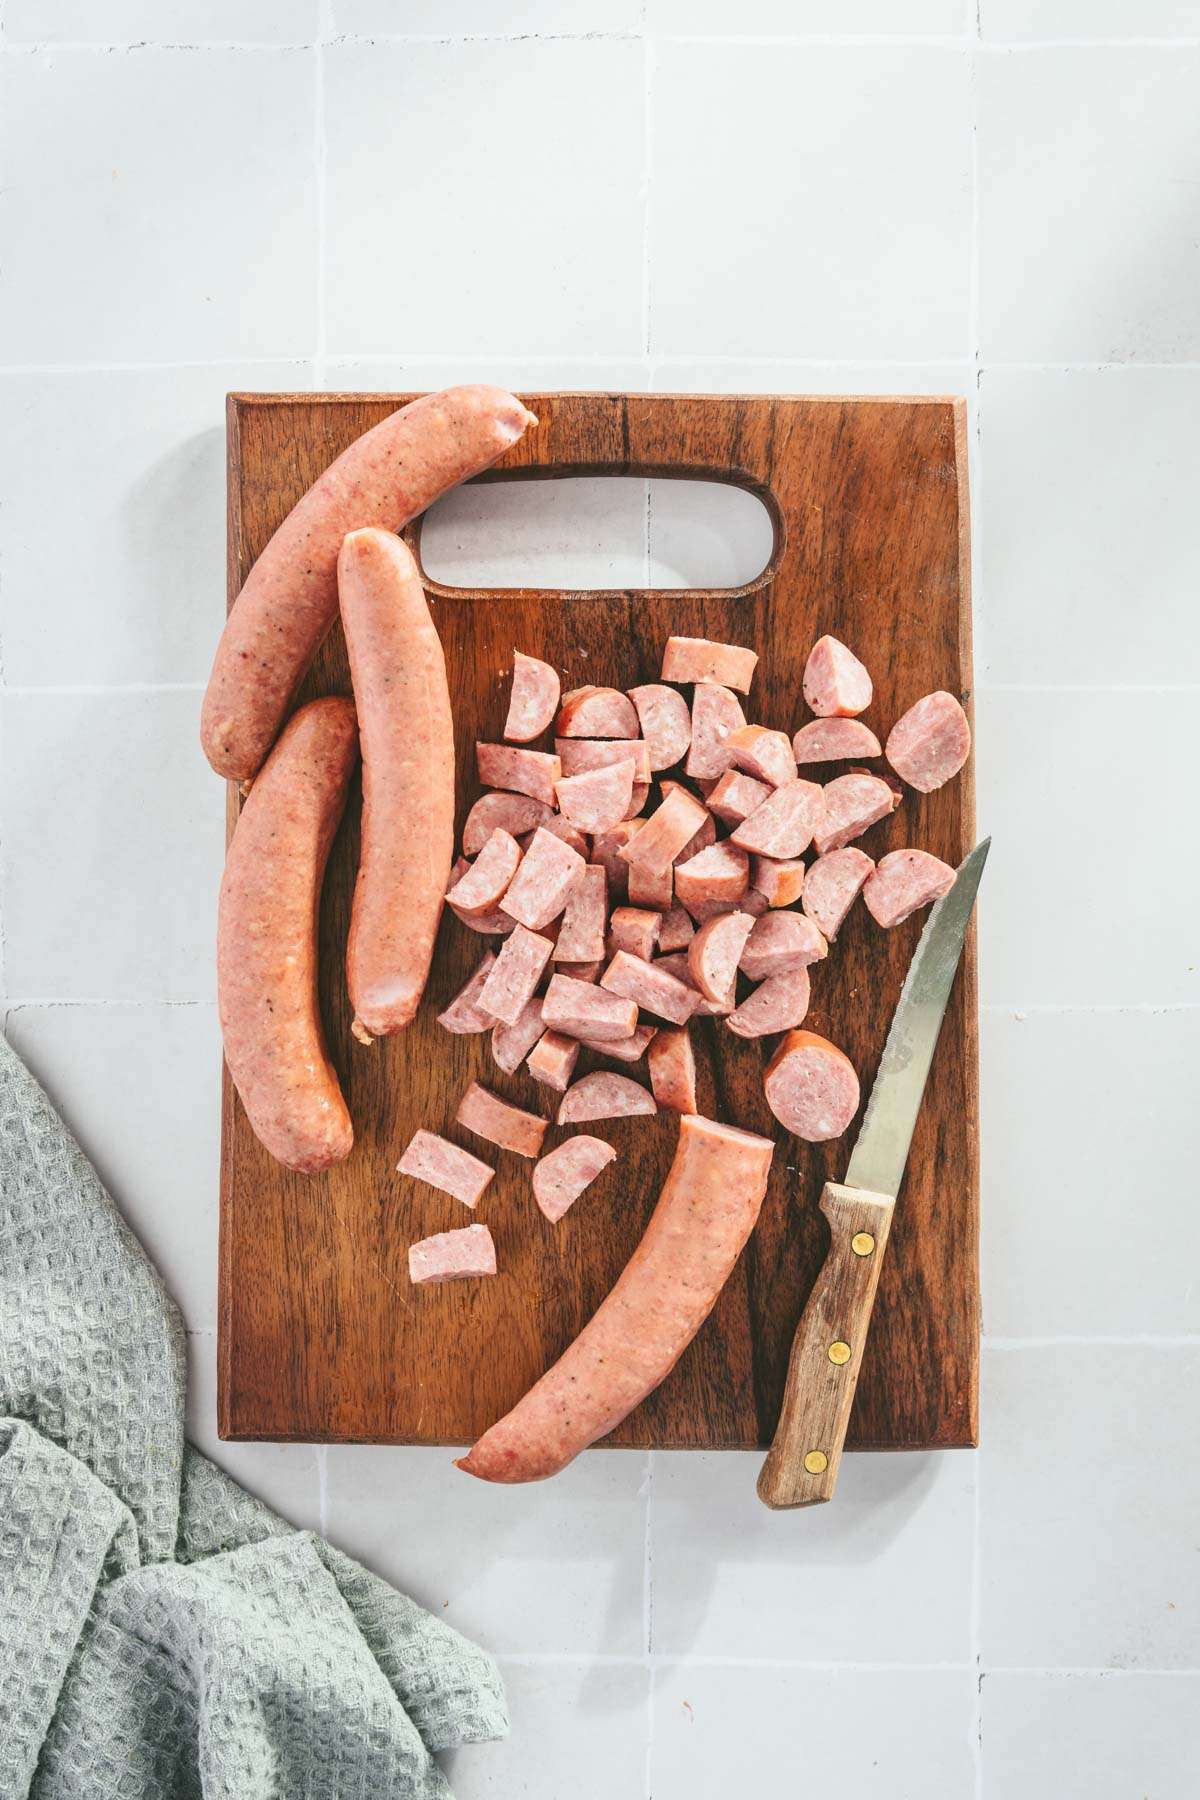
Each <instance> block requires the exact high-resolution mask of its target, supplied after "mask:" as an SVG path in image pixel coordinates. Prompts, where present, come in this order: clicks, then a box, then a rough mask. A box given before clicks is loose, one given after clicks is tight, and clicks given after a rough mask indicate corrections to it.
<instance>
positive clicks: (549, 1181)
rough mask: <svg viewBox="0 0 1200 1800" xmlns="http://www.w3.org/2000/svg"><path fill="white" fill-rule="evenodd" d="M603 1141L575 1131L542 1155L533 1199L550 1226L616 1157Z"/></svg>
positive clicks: (535, 1173)
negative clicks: (562, 1142) (571, 1135)
mask: <svg viewBox="0 0 1200 1800" xmlns="http://www.w3.org/2000/svg"><path fill="white" fill-rule="evenodd" d="M616 1154H617V1153H616V1151H615V1150H614V1149H613V1147H612V1145H611V1144H606V1143H605V1142H604V1139H603V1138H598V1137H589V1136H588V1135H587V1133H586V1132H583V1131H581V1132H578V1133H577V1134H576V1135H575V1136H574V1137H570V1138H568V1139H567V1141H566V1143H565V1144H560V1145H559V1146H558V1148H557V1149H556V1150H551V1151H549V1152H548V1153H547V1155H545V1156H543V1157H542V1159H541V1161H540V1162H539V1163H538V1165H537V1167H536V1168H535V1169H534V1171H533V1197H534V1199H535V1200H536V1201H537V1203H538V1205H539V1206H540V1207H541V1209H542V1211H543V1212H544V1213H545V1215H546V1217H547V1218H548V1219H549V1221H550V1223H551V1224H552V1225H557V1223H558V1221H559V1220H560V1219H561V1218H562V1216H563V1214H564V1213H565V1212H566V1210H567V1208H568V1207H569V1206H573V1205H574V1203H575V1201H576V1200H578V1198H579V1196H580V1194H582V1193H583V1191H584V1189H585V1188H589V1187H590V1186H591V1185H592V1183H593V1181H595V1179H596V1177H597V1175H599V1174H600V1172H601V1170H602V1169H607V1167H608V1165H609V1163H610V1162H612V1161H613V1159H614V1157H615V1156H616Z"/></svg>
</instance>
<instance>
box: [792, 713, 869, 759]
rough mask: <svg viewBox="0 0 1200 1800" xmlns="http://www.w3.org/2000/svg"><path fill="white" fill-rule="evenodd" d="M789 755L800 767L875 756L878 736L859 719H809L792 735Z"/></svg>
mask: <svg viewBox="0 0 1200 1800" xmlns="http://www.w3.org/2000/svg"><path fill="white" fill-rule="evenodd" d="M792 755H793V756H794V757H795V758H796V762H797V763H798V764H799V765H800V766H801V767H803V766H804V765H805V764H806V763H825V762H843V761H845V759H846V758H847V757H851V756H878V755H880V748H879V739H878V738H877V737H876V736H875V733H874V732H873V731H872V730H871V727H870V726H869V725H864V724H863V722H862V720H861V719H841V718H832V719H811V720H810V721H809V723H808V724H807V725H802V726H801V727H800V729H799V731H798V732H797V733H796V735H795V737H794V738H793V739H792Z"/></svg>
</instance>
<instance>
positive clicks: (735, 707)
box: [684, 682, 746, 781]
mask: <svg viewBox="0 0 1200 1800" xmlns="http://www.w3.org/2000/svg"><path fill="white" fill-rule="evenodd" d="M745 723H746V715H745V713H744V712H743V711H742V709H741V706H740V705H739V703H738V700H737V697H736V695H734V694H731V693H730V691H729V689H728V688H727V687H719V686H716V685H714V684H713V683H711V682H701V683H700V684H699V685H698V686H697V687H695V688H694V689H693V691H692V743H691V748H690V749H689V751H688V758H687V762H686V763H685V764H684V770H685V773H686V774H688V775H690V776H691V777H692V779H693V781H696V780H701V781H703V780H708V779H710V778H711V779H712V780H713V781H715V780H716V778H717V776H718V775H723V774H724V773H725V771H726V769H727V768H728V767H729V763H730V755H729V751H728V750H727V749H726V747H725V744H726V739H727V738H728V737H729V734H730V733H731V732H733V731H738V730H740V728H741V727H742V726H743V725H744V724H745Z"/></svg>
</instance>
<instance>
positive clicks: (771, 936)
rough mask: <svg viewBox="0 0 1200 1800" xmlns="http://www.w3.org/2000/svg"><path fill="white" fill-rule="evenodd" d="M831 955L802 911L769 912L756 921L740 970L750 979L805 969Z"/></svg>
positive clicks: (759, 978)
mask: <svg viewBox="0 0 1200 1800" xmlns="http://www.w3.org/2000/svg"><path fill="white" fill-rule="evenodd" d="M828 954H829V945H828V944H827V943H826V942H825V939H824V938H823V937H822V936H821V933H820V932H819V931H818V930H817V928H816V926H815V925H814V924H813V922H812V920H811V919H806V918H805V917H804V915H803V913H795V912H769V913H764V914H763V916H762V918H761V919H757V920H756V921H755V925H754V929H753V931H752V932H751V933H750V936H749V937H748V938H747V940H746V945H745V948H744V949H743V951H742V958H741V969H742V972H743V974H745V975H747V976H749V978H750V980H751V981H766V979H767V977H768V976H770V975H788V974H790V973H791V971H792V970H793V969H806V968H808V966H809V964H810V963H815V962H820V960H821V958H822V957H823V956H827V955H828Z"/></svg>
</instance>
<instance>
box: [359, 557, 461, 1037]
mask: <svg viewBox="0 0 1200 1800" xmlns="http://www.w3.org/2000/svg"><path fill="white" fill-rule="evenodd" d="M337 580H338V594H339V602H340V605H341V611H342V627H343V629H344V631H345V634H346V650H347V653H348V655H349V658H350V677H351V680H352V681H353V683H354V698H355V704H356V706H357V708H358V729H359V737H360V741H361V745H362V757H363V784H362V785H363V803H362V849H361V852H360V855H359V864H358V879H357V881H356V882H355V884H354V903H353V907H352V909H351V913H350V936H349V940H348V942H347V945H346V982H347V986H348V987H349V990H350V1003H351V1005H352V1006H353V1008H354V1024H353V1026H352V1027H351V1029H352V1030H353V1032H354V1035H355V1037H357V1038H358V1039H359V1040H360V1041H361V1042H369V1041H370V1039H371V1038H373V1037H387V1036H388V1035H389V1034H390V1033H391V1032H393V1031H401V1030H403V1028H404V1027H405V1026H406V1025H408V1024H409V1023H410V1022H411V1020H412V1018H413V1015H414V1013H415V1012H416V1010H417V1007H418V1006H419V1005H420V1003H421V995H422V994H423V993H424V992H425V983H426V981H427V980H428V978H429V965H430V962H431V961H432V958H433V946H434V940H435V939H436V937H437V928H438V922H439V920H440V919H441V916H442V901H443V898H444V896H445V892H446V882H447V878H448V876H449V873H450V863H451V860H452V859H453V856H454V721H453V718H452V717H451V713H450V691H449V688H448V687H447V684H446V662H445V658H444V657H443V655H442V645H441V640H440V639H439V637H438V634H437V631H436V630H435V629H434V624H433V620H432V619H431V618H430V616H429V607H428V606H427V604H426V601H425V590H424V589H423V588H422V586H421V578H420V575H419V574H418V572H417V565H416V563H415V562H414V561H413V557H412V552H411V551H410V550H409V549H408V547H407V545H406V544H403V543H402V542H401V540H400V539H399V538H398V537H393V536H392V535H391V533H390V532H387V531H375V530H367V531H352V532H351V533H350V535H349V536H348V537H347V538H346V540H345V542H344V543H343V545H342V550H341V555H340V556H339V557H338V563H337Z"/></svg>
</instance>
